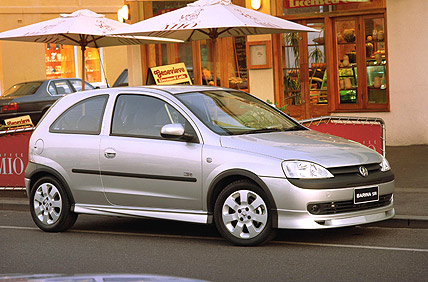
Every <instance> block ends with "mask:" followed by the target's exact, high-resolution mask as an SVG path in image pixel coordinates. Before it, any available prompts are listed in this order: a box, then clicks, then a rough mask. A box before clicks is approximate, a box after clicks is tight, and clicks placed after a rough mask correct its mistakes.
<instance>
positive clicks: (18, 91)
mask: <svg viewBox="0 0 428 282" xmlns="http://www.w3.org/2000/svg"><path fill="white" fill-rule="evenodd" d="M42 83H43V82H23V83H18V84H15V85H14V86H12V87H11V88H9V89H8V90H6V92H4V93H3V97H18V96H26V95H33V94H34V93H36V91H37V89H39V87H40V85H42Z"/></svg>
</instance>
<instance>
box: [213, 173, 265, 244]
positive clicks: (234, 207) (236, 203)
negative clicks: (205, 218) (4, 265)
mask: <svg viewBox="0 0 428 282" xmlns="http://www.w3.org/2000/svg"><path fill="white" fill-rule="evenodd" d="M266 199H267V198H266V196H265V193H264V192H263V190H262V189H261V188H260V187H259V186H257V185H256V184H254V183H253V182H251V181H247V180H238V181H235V182H232V183H231V184H229V185H228V186H226V188H225V189H224V190H223V191H222V192H221V193H220V195H219V196H218V198H217V201H216V203H215V206H214V220H215V223H216V226H217V229H218V230H219V232H220V233H221V235H222V236H223V237H224V238H226V239H227V240H229V241H230V242H231V243H233V244H235V245H240V246H253V245H260V244H263V243H265V242H267V241H268V240H269V239H271V238H272V236H273V230H272V216H271V214H270V207H269V204H268V201H267V200H266Z"/></svg>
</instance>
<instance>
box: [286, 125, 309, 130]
mask: <svg viewBox="0 0 428 282" xmlns="http://www.w3.org/2000/svg"><path fill="white" fill-rule="evenodd" d="M299 130H306V128H305V127H303V126H301V125H295V126H293V127H290V128H287V129H285V130H284V131H299Z"/></svg>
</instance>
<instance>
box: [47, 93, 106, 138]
mask: <svg viewBox="0 0 428 282" xmlns="http://www.w3.org/2000/svg"><path fill="white" fill-rule="evenodd" d="M107 99H108V95H100V96H95V97H91V98H88V99H85V100H83V101H80V102H78V103H77V104H74V105H73V106H71V107H70V108H68V109H67V110H66V111H65V112H64V113H62V114H61V115H60V116H59V117H58V118H57V119H56V120H55V121H54V123H53V124H52V125H51V127H50V128H49V132H54V133H80V134H90V135H96V134H100V131H101V123H102V118H103V115H104V110H105V106H106V102H107Z"/></svg>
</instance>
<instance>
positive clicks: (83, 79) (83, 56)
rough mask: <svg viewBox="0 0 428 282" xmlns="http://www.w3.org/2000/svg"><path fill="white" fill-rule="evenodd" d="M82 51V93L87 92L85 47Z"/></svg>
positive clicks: (82, 47)
mask: <svg viewBox="0 0 428 282" xmlns="http://www.w3.org/2000/svg"><path fill="white" fill-rule="evenodd" d="M81 49H82V91H85V50H86V47H85V46H84V45H82V46H81Z"/></svg>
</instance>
